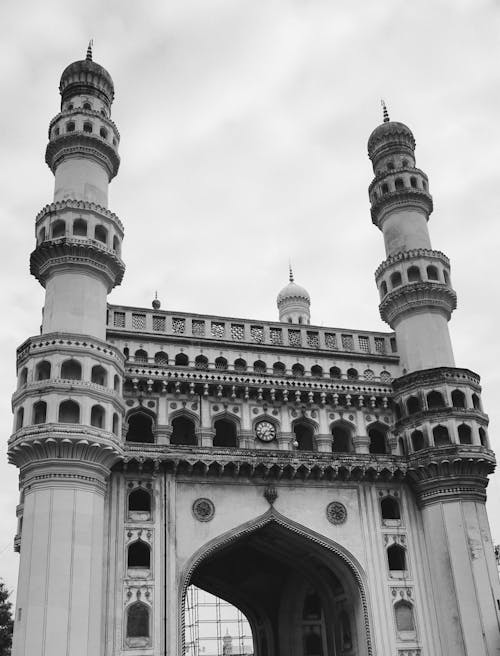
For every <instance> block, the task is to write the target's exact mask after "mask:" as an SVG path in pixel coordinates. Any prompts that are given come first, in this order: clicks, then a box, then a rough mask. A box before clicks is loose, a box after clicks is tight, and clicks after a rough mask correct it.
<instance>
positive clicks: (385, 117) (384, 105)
mask: <svg viewBox="0 0 500 656" xmlns="http://www.w3.org/2000/svg"><path fill="white" fill-rule="evenodd" d="M380 104H381V105H382V112H383V115H384V123H389V121H390V120H391V119H390V118H389V112H388V111H387V105H386V104H385V100H384V99H382V100H381V101H380Z"/></svg>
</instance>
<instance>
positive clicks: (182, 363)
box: [175, 353, 189, 367]
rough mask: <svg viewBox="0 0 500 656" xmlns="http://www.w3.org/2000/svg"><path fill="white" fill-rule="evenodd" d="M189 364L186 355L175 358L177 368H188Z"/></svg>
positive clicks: (182, 354) (179, 354)
mask: <svg viewBox="0 0 500 656" xmlns="http://www.w3.org/2000/svg"><path fill="white" fill-rule="evenodd" d="M188 364H189V358H188V356H187V355H186V354H185V353H177V355H176V356H175V365H176V366H177V367H187V366H188Z"/></svg>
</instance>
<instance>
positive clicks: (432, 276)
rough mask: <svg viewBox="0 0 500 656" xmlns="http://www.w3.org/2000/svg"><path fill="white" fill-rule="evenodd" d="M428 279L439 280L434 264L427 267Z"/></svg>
mask: <svg viewBox="0 0 500 656" xmlns="http://www.w3.org/2000/svg"><path fill="white" fill-rule="evenodd" d="M427 278H428V280H439V274H438V270H437V268H436V267H435V266H433V265H432V264H430V265H429V266H428V267H427Z"/></svg>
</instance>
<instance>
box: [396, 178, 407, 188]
mask: <svg viewBox="0 0 500 656" xmlns="http://www.w3.org/2000/svg"><path fill="white" fill-rule="evenodd" d="M394 186H395V187H396V189H404V186H405V183H404V180H403V178H396V180H395V182H394Z"/></svg>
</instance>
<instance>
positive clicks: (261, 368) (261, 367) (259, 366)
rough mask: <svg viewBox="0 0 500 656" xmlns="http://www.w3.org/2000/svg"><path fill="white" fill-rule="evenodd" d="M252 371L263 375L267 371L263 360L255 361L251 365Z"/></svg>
mask: <svg viewBox="0 0 500 656" xmlns="http://www.w3.org/2000/svg"><path fill="white" fill-rule="evenodd" d="M253 371H254V373H256V374H265V373H266V371H267V365H266V363H265V362H264V361H263V360H255V362H254V363H253Z"/></svg>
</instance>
